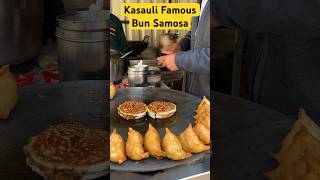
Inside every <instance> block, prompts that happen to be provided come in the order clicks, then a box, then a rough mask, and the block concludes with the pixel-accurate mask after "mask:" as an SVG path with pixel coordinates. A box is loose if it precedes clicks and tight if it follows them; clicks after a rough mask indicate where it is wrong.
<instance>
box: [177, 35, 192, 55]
mask: <svg viewBox="0 0 320 180" xmlns="http://www.w3.org/2000/svg"><path fill="white" fill-rule="evenodd" d="M190 44H191V31H189V32H188V33H187V34H186V35H185V36H184V37H183V38H182V39H180V41H179V45H180V47H181V50H182V51H188V50H190V48H191V47H190Z"/></svg>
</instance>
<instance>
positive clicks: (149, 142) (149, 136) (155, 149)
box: [144, 124, 166, 159]
mask: <svg viewBox="0 0 320 180" xmlns="http://www.w3.org/2000/svg"><path fill="white" fill-rule="evenodd" d="M144 148H145V149H146V150H147V151H148V152H149V154H150V156H152V157H154V158H156V159H161V158H162V157H165V155H166V153H165V152H164V151H162V150H161V139H160V135H159V132H158V131H157V130H156V129H155V128H154V127H153V126H152V125H151V124H149V129H148V131H147V133H146V134H145V136H144Z"/></svg>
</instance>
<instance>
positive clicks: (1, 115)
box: [0, 65, 18, 119]
mask: <svg viewBox="0 0 320 180" xmlns="http://www.w3.org/2000/svg"><path fill="white" fill-rule="evenodd" d="M17 99H18V95H17V83H16V81H15V79H14V77H13V75H12V74H11V73H10V70H9V65H4V66H1V67H0V119H7V118H8V116H9V114H10V112H11V111H12V109H13V108H14V107H15V106H16V103H17Z"/></svg>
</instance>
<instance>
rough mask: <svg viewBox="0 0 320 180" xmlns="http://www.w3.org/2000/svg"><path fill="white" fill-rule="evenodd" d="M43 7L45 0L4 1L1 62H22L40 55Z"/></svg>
mask: <svg viewBox="0 0 320 180" xmlns="http://www.w3.org/2000/svg"><path fill="white" fill-rule="evenodd" d="M42 8H43V7H42V0H0V65H1V64H11V65H18V64H21V63H24V62H26V61H28V60H31V59H33V58H35V57H36V56H37V54H38V52H39V49H40V47H41V43H42V20H43V15H42Z"/></svg>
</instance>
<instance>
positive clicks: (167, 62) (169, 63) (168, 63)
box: [158, 53, 178, 71]
mask: <svg viewBox="0 0 320 180" xmlns="http://www.w3.org/2000/svg"><path fill="white" fill-rule="evenodd" d="M158 65H160V66H164V67H167V68H168V69H169V70H170V71H177V70H178V67H177V65H176V53H174V54H170V55H166V56H161V57H158Z"/></svg>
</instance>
